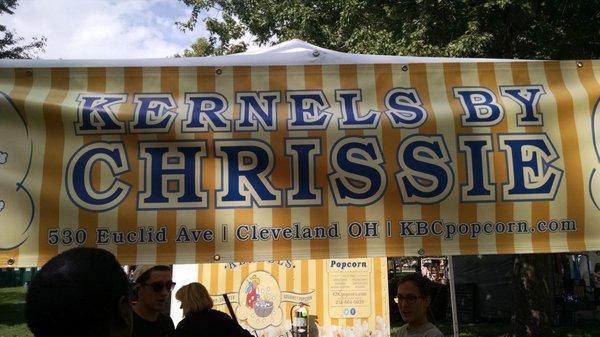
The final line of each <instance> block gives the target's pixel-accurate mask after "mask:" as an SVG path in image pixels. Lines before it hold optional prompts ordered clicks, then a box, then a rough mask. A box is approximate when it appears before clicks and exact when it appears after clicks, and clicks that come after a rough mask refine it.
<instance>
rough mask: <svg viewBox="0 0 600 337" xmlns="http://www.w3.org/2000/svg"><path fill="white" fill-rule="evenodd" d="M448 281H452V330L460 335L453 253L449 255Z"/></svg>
mask: <svg viewBox="0 0 600 337" xmlns="http://www.w3.org/2000/svg"><path fill="white" fill-rule="evenodd" d="M448 281H449V282H450V307H451V308H452V331H453V332H454V337H458V311H457V309H456V290H455V289H454V265H453V263H452V255H449V256H448Z"/></svg>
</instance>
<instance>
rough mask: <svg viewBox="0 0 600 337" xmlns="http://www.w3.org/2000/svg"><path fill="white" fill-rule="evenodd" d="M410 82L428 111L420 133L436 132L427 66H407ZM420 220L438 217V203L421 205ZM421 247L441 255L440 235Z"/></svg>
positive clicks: (424, 242) (428, 239)
mask: <svg viewBox="0 0 600 337" xmlns="http://www.w3.org/2000/svg"><path fill="white" fill-rule="evenodd" d="M409 73H410V83H411V86H412V87H413V88H415V89H416V90H417V92H418V93H419V97H420V98H421V102H422V103H423V107H424V108H425V110H426V111H427V112H428V115H427V121H426V122H425V124H423V126H421V127H420V128H419V131H420V133H424V134H436V133H437V125H436V116H435V114H434V113H433V108H432V106H431V100H430V98H429V84H428V79H427V68H426V65H425V64H413V65H411V66H410V67H409ZM421 218H422V220H425V221H428V222H430V223H431V222H432V221H434V220H437V219H439V218H440V204H433V205H422V206H421ZM423 248H424V249H425V254H426V255H441V254H442V242H441V239H440V237H437V236H433V235H429V236H426V237H424V238H423Z"/></svg>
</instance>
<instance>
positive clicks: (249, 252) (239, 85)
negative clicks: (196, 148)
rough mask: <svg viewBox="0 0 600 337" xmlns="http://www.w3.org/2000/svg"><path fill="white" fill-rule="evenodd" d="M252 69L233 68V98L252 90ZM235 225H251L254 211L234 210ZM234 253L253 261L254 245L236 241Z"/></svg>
mask: <svg viewBox="0 0 600 337" xmlns="http://www.w3.org/2000/svg"><path fill="white" fill-rule="evenodd" d="M251 74H252V69H251V68H250V67H234V68H233V91H234V96H235V93H236V92H240V91H250V90H252V81H251V80H252V78H251ZM230 104H233V119H234V120H236V119H239V117H240V107H239V104H235V99H232V100H231V103H230ZM233 137H234V138H250V137H251V134H250V133H249V132H235V133H234V134H233ZM234 212H235V224H234V228H236V229H237V228H238V227H239V226H240V225H244V224H246V225H247V224H251V223H252V219H253V218H254V211H253V210H252V208H238V209H235V211H234ZM234 247H235V252H234V257H235V260H236V261H252V260H253V259H254V243H253V242H252V241H251V240H247V241H239V240H236V241H235V243H234Z"/></svg>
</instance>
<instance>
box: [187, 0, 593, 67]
mask: <svg viewBox="0 0 600 337" xmlns="http://www.w3.org/2000/svg"><path fill="white" fill-rule="evenodd" d="M180 1H182V2H184V3H185V4H186V5H188V6H190V7H191V8H192V14H191V16H190V18H189V20H188V21H186V22H181V23H179V26H180V28H181V29H183V30H192V29H193V28H194V27H195V26H196V24H197V21H198V19H199V17H200V14H201V13H204V12H207V11H209V10H211V11H210V12H209V13H214V12H218V13H219V15H217V16H215V17H209V18H208V19H206V25H207V29H208V31H209V33H210V38H209V39H208V40H207V41H208V42H209V43H210V45H211V46H212V50H213V51H214V52H212V53H211V54H212V55H215V54H224V53H225V54H226V53H232V52H238V51H243V50H245V49H246V45H245V44H244V43H240V42H237V41H236V40H239V38H241V37H242V36H244V34H246V33H249V34H251V35H252V36H254V38H255V42H256V43H258V44H259V45H269V44H273V43H278V42H281V41H286V40H289V39H293V38H298V39H302V40H305V41H307V42H309V43H313V44H316V45H318V46H321V47H325V48H329V49H334V50H338V51H342V52H352V53H370V54H392V55H394V54H395V55H415V56H449V57H499V58H534V59H550V58H552V59H569V58H598V57H600V40H599V39H598V36H600V24H598V22H600V1H597V0H582V1H568V0H546V1H538V0H453V1H447V0H401V1H398V0H180ZM204 50H206V49H204Z"/></svg>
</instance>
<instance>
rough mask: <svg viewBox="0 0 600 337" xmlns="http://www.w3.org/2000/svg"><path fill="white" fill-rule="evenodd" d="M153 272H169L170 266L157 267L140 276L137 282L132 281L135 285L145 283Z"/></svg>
mask: <svg viewBox="0 0 600 337" xmlns="http://www.w3.org/2000/svg"><path fill="white" fill-rule="evenodd" d="M153 271H171V267H170V266H165V265H157V266H154V267H152V268H150V269H148V270H146V271H145V272H144V273H143V274H142V275H140V276H139V277H138V278H137V280H134V281H135V283H146V281H148V280H149V279H150V273H152V272H153Z"/></svg>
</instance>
